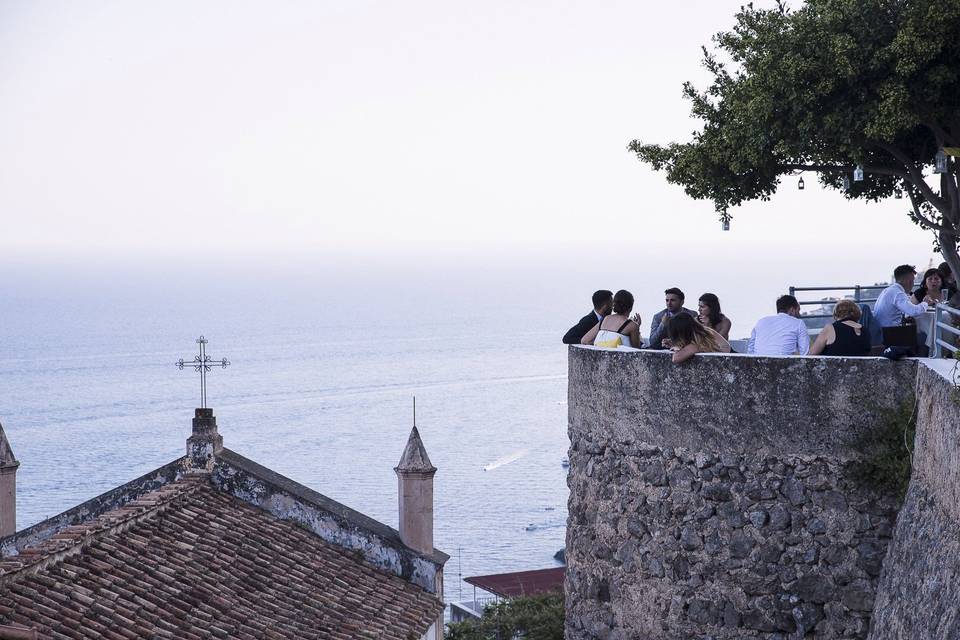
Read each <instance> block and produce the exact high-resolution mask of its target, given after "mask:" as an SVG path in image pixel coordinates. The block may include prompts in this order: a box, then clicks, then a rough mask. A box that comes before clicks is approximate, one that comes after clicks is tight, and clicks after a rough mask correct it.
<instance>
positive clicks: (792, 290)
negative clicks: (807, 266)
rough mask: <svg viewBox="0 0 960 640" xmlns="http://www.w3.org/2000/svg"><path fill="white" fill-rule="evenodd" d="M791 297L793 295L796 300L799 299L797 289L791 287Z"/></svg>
mask: <svg viewBox="0 0 960 640" xmlns="http://www.w3.org/2000/svg"><path fill="white" fill-rule="evenodd" d="M790 295H792V296H793V297H794V298H796V297H797V288H796V287H790Z"/></svg>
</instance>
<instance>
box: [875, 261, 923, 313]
mask: <svg viewBox="0 0 960 640" xmlns="http://www.w3.org/2000/svg"><path fill="white" fill-rule="evenodd" d="M916 277H917V270H916V269H915V268H913V267H912V266H910V265H909V264H902V265H900V266H899V267H897V268H896V269H894V270H893V280H894V282H893V284H891V285H890V286H889V287H887V288H886V289H884V290H883V291H882V292H881V293H880V296H879V297H878V298H877V302H876V304H874V305H873V317H874V319H875V320H876V321H877V323H878V324H879V325H880V326H881V327H899V326H900V325H901V324H902V323H903V317H904V316H908V317H911V318H916V317H917V316H922V315H923V314H924V313H925V312H926V311H927V309H929V308H930V307H931V306H933V305H934V304H935V302H934V300H933V298H931V297H930V296H929V295H928V296H926V297H925V298H924V299H923V300H921V301H920V304H913V302H911V301H910V297H909V296H908V295H907V291H909V290H910V289H911V288H913V281H914V279H915V278H916Z"/></svg>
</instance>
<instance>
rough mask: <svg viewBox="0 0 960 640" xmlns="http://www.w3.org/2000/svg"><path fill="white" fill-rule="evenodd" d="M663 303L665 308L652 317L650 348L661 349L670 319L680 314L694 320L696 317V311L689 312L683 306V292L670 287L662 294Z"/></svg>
mask: <svg viewBox="0 0 960 640" xmlns="http://www.w3.org/2000/svg"><path fill="white" fill-rule="evenodd" d="M663 295H664V301H665V302H666V304H667V308H666V309H664V310H663V311H660V312H658V313H657V314H656V315H655V316H653V322H651V323H650V348H651V349H663V348H664V346H663V339H664V338H666V337H667V326H668V325H669V323H670V318H672V317H673V316H675V315H678V314H680V313H689V314H690V315H691V316H693V317H694V318H696V317H697V312H696V311H691V310H690V309H687V308H686V307H684V306H683V301H684V299H685V297H684V295H683V291H680V289H678V288H676V287H670V288H669V289H667V290H666V291H664V292H663Z"/></svg>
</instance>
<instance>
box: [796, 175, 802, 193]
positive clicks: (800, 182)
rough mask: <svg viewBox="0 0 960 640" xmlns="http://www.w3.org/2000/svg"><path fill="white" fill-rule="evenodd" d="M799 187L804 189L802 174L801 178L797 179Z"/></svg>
mask: <svg viewBox="0 0 960 640" xmlns="http://www.w3.org/2000/svg"><path fill="white" fill-rule="evenodd" d="M797 189H800V191H803V176H800V180H798V181H797Z"/></svg>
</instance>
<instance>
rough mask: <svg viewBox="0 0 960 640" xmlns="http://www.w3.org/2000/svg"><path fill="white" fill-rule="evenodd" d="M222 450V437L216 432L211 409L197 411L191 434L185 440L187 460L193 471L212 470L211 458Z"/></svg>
mask: <svg viewBox="0 0 960 640" xmlns="http://www.w3.org/2000/svg"><path fill="white" fill-rule="evenodd" d="M222 449H223V436H221V435H220V433H219V432H218V431H217V418H216V417H215V416H214V415H213V409H197V410H196V413H195V414H194V417H193V433H192V434H191V435H190V437H189V438H187V458H188V459H189V462H190V468H191V470H193V471H210V470H211V469H213V457H214V455H216V454H217V453H220V451H221V450H222Z"/></svg>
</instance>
